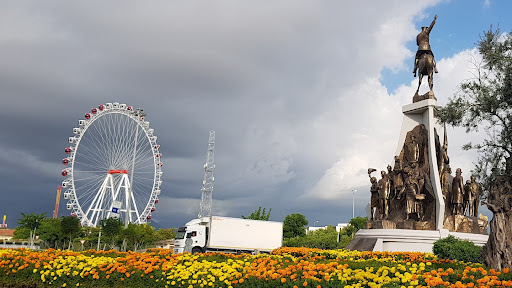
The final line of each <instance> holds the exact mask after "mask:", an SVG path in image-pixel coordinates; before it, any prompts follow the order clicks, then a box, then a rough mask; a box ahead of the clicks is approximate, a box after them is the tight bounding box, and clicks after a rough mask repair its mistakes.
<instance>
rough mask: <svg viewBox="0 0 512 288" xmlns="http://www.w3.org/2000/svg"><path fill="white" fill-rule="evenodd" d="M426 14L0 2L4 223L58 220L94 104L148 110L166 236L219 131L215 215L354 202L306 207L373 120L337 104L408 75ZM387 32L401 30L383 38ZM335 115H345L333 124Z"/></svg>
mask: <svg viewBox="0 0 512 288" xmlns="http://www.w3.org/2000/svg"><path fill="white" fill-rule="evenodd" d="M427 5H430V4H428V3H420V4H418V3H412V2H411V3H410V2H407V3H403V2H402V1H392V2H386V3H374V2H365V1H362V2H356V3H350V4H346V3H341V2H340V3H334V2H327V1H321V2H307V1H299V2H297V1H280V2H272V3H270V2H269V4H268V5H266V4H262V3H260V2H257V1H252V2H234V1H216V2H200V1H186V2H185V1H184V2H178V1H156V2H153V3H152V4H151V5H150V4H147V3H143V4H142V3H139V2H136V1H114V2H108V3H105V2H102V1H93V2H90V1H88V2H72V3H71V2H67V1H46V2H44V3H42V2H35V1H34V2H24V3H20V2H4V3H2V9H0V19H2V20H0V24H1V25H0V27H2V28H0V63H1V65H0V87H2V89H1V93H2V102H3V103H2V104H3V108H2V109H1V110H0V131H1V133H0V137H1V138H0V149H1V151H4V152H3V153H0V159H2V163H6V164H7V165H9V166H8V167H9V168H6V167H5V166H6V165H4V167H2V168H1V169H0V171H2V173H1V174H0V177H1V180H2V183H3V187H2V195H7V196H5V197H6V198H5V200H4V201H5V202H4V201H2V204H1V205H0V213H7V214H8V219H9V225H10V226H13V225H14V222H15V219H16V218H17V217H18V216H19V212H20V211H28V212H31V211H34V212H41V211H48V214H50V213H51V211H52V210H53V201H54V197H55V189H56V186H57V185H58V184H59V183H60V182H61V181H62V178H61V177H60V170H61V169H62V168H63V166H62V165H61V164H60V161H61V159H62V158H64V157H65V153H64V152H63V149H64V148H65V147H66V146H67V139H68V137H69V136H72V128H73V127H76V126H77V125H78V120H79V119H83V117H84V114H85V113H86V112H89V111H90V109H91V108H93V107H97V105H98V104H102V103H106V102H120V103H126V104H128V105H132V106H134V107H137V108H138V107H140V108H142V109H144V111H145V112H146V113H147V114H148V116H147V120H148V121H150V123H151V128H154V129H155V134H156V135H157V136H158V142H159V144H161V151H162V153H163V154H164V158H163V162H164V167H163V171H164V175H163V180H164V184H163V185H162V195H161V200H162V201H161V202H160V203H159V205H158V207H157V211H156V213H155V214H154V220H155V223H158V225H160V227H168V226H173V227H175V226H178V225H181V224H183V223H185V222H186V221H187V220H189V219H188V218H190V217H195V215H196V214H197V211H198V210H197V209H198V206H199V198H200V189H201V183H202V178H203V170H202V165H203V163H204V161H205V157H206V149H207V141H208V131H209V130H210V129H215V130H216V133H217V134H216V135H217V140H216V144H217V146H216V151H215V152H216V164H217V168H216V170H215V178H216V182H215V190H214V199H215V200H214V201H215V202H214V205H215V206H214V208H213V210H214V213H220V214H225V215H230V216H239V215H241V214H250V212H251V211H252V210H254V209H255V208H257V206H260V205H261V206H263V207H269V208H270V207H273V208H274V209H273V211H274V212H273V213H275V214H274V215H275V216H274V217H275V218H274V219H275V220H282V219H283V218H284V216H286V215H284V216H283V214H289V213H294V212H300V211H299V210H301V209H304V210H303V211H304V213H308V214H309V213H311V214H314V213H317V214H318V213H323V214H324V216H323V217H324V218H325V219H326V220H325V221H326V222H327V218H332V219H334V218H336V217H338V215H340V213H341V212H340V211H345V209H346V207H345V206H347V205H348V204H346V203H336V202H329V203H326V202H325V201H324V202H322V201H320V202H318V203H317V202H311V203H304V201H303V200H301V198H300V196H301V195H303V194H305V193H307V192H308V191H309V190H311V189H312V188H313V187H314V186H315V184H316V182H317V181H318V180H319V178H320V177H321V176H322V175H323V173H324V171H326V170H327V169H329V167H330V166H331V165H332V164H333V163H335V162H336V161H337V160H338V159H339V157H340V155H342V154H343V153H342V152H339V151H343V150H344V147H345V146H344V145H346V142H347V141H346V140H345V139H344V138H345V136H343V135H342V133H340V132H339V131H342V130H344V129H349V130H348V131H351V130H350V129H355V130H357V129H356V128H354V122H353V119H354V117H367V115H363V116H357V113H361V112H357V111H361V107H362V106H361V105H362V103H363V104H364V103H365V101H366V100H365V99H366V98H364V97H369V96H364V95H363V96H362V97H357V96H355V97H353V95H350V96H351V97H345V96H343V97H344V98H342V99H340V97H341V96H340V95H343V93H344V92H346V91H349V90H350V89H352V88H353V87H355V86H356V87H357V86H359V85H363V84H364V83H365V82H366V79H367V78H378V76H379V72H380V71H381V69H382V68H383V67H387V66H393V65H398V66H400V64H396V63H401V62H402V61H403V60H404V59H405V58H406V57H407V56H406V55H407V53H410V51H408V50H407V49H405V48H404V42H405V41H406V40H404V39H408V38H410V37H411V35H413V34H414V31H412V29H409V30H407V29H408V28H407V27H410V26H408V25H410V24H411V21H412V17H413V16H414V15H417V13H419V12H420V11H421V9H422V8H423V7H425V6H427ZM397 11H400V13H397ZM396 15H404V16H396ZM390 23H391V24H392V25H391V24H390ZM386 24H387V25H391V26H392V27H394V28H395V29H396V31H394V32H396V33H394V34H393V35H391V36H389V39H388V38H386V37H388V34H386V33H388V32H386V31H387V30H386V26H385V25H386ZM381 34H382V35H384V36H380V35H381ZM382 37H384V38H385V39H384V40H385V41H384V40H383V39H381V38H382ZM389 47H392V48H393V49H391V48H389ZM395 48H396V49H395ZM362 83H363V84H362ZM386 96H387V95H386ZM361 99H362V100H361ZM340 105H341V107H342V109H338V108H337V107H340ZM343 109H346V111H345V110H343ZM339 111H342V112H343V113H346V118H345V116H343V117H341V118H333V119H334V121H331V120H332V119H331V118H329V117H328V116H332V115H336V114H337V113H339ZM332 122H335V123H332ZM28 176H29V177H28ZM363 176H364V175H363ZM20 183H23V185H20ZM10 191H14V194H13V193H12V192H10ZM43 198H44V201H31V200H30V199H43ZM7 199H8V200H7ZM63 202H64V201H63ZM4 203H8V205H7V206H5V205H4ZM64 206H65V203H63V204H62V205H61V209H60V211H61V213H67V211H65V209H64V208H63V207H64ZM21 207H23V209H22V208H21ZM302 207H305V208H302ZM343 213H344V212H343ZM333 215H335V216H333ZM314 218H319V217H314ZM338 218H339V217H338ZM310 220H311V219H310ZM315 220H318V219H315ZM331 224H335V223H332V222H331Z"/></svg>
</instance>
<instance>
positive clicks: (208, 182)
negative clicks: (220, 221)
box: [198, 130, 215, 218]
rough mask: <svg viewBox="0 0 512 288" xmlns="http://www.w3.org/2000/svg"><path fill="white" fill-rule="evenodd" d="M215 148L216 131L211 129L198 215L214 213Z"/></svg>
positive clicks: (206, 215)
mask: <svg viewBox="0 0 512 288" xmlns="http://www.w3.org/2000/svg"><path fill="white" fill-rule="evenodd" d="M214 148H215V131H214V130H211V131H210V137H209V140H208V154H207V156H206V163H205V164H204V179H203V188H202V189H201V205H200V206H199V214H198V217H199V218H201V217H208V216H211V215H212V194H213V182H214V180H215V178H214V177H213V170H214V169H215V163H214V162H213V160H214Z"/></svg>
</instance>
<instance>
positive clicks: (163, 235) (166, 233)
mask: <svg viewBox="0 0 512 288" xmlns="http://www.w3.org/2000/svg"><path fill="white" fill-rule="evenodd" d="M155 237H156V241H161V240H169V239H174V237H176V228H166V229H164V228H161V229H158V230H156V231H155Z"/></svg>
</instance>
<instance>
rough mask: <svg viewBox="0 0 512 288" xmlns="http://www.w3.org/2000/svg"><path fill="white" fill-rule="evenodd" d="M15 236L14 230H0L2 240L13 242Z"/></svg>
mask: <svg viewBox="0 0 512 288" xmlns="http://www.w3.org/2000/svg"><path fill="white" fill-rule="evenodd" d="M13 236H14V229H0V240H11V239H12V237H13Z"/></svg>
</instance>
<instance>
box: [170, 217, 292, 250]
mask: <svg viewBox="0 0 512 288" xmlns="http://www.w3.org/2000/svg"><path fill="white" fill-rule="evenodd" d="M282 244H283V223H282V222H273V221H261V220H249V219H240V218H230V217H222V216H211V217H202V218H200V219H194V220H191V221H189V222H188V223H187V224H185V226H184V227H180V228H178V232H177V234H176V238H175V240H174V250H173V252H174V253H175V254H176V253H182V252H185V251H187V252H189V253H192V254H195V253H203V252H225V253H237V254H239V253H253V254H258V253H270V251H272V250H273V249H276V248H279V247H281V245H282Z"/></svg>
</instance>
